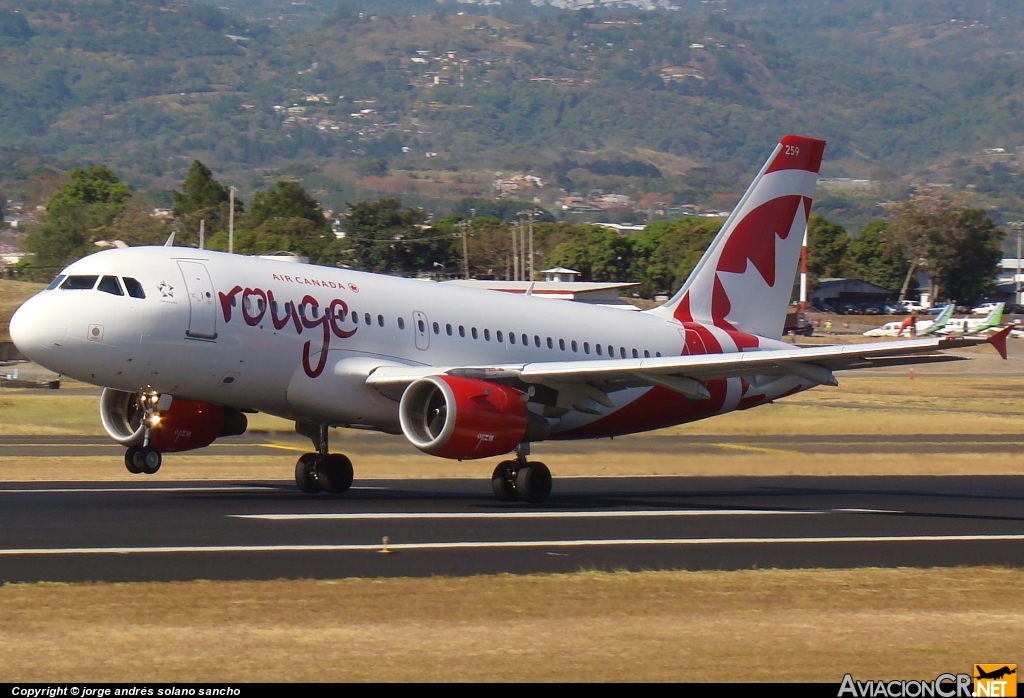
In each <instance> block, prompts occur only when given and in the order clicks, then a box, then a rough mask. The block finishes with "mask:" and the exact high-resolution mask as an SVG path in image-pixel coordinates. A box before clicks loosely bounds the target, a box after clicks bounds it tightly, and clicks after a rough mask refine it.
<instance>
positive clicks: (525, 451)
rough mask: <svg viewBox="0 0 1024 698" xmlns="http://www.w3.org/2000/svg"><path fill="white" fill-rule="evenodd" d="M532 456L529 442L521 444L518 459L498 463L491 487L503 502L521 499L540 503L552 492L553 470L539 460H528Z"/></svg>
mask: <svg viewBox="0 0 1024 698" xmlns="http://www.w3.org/2000/svg"><path fill="white" fill-rule="evenodd" d="M529 456H530V446H529V444H520V445H519V447H518V448H517V449H516V459H515V460H506V461H502V462H501V463H498V467H497V468H495V469H494V474H493V475H491V489H492V490H494V496H495V497H497V498H498V500H499V501H501V502H513V501H515V500H517V499H521V500H523V501H524V502H529V503H531V504H539V503H540V502H543V501H544V500H546V499H547V498H548V495H550V494H551V471H550V470H548V466H546V465H544V464H543V463H540V462H538V461H527V458H529Z"/></svg>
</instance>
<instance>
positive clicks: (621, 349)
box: [619, 347, 626, 358]
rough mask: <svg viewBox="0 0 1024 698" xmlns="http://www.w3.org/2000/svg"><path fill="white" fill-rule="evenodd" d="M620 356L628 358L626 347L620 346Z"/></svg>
mask: <svg viewBox="0 0 1024 698" xmlns="http://www.w3.org/2000/svg"><path fill="white" fill-rule="evenodd" d="M619 356H621V357H622V358H626V347H619Z"/></svg>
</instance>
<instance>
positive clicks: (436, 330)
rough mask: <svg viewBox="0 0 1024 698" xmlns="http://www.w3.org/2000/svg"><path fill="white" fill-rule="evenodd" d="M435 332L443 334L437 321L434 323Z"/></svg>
mask: <svg viewBox="0 0 1024 698" xmlns="http://www.w3.org/2000/svg"><path fill="white" fill-rule="evenodd" d="M434 334H441V326H440V325H438V324H437V323H436V322H435V323H434Z"/></svg>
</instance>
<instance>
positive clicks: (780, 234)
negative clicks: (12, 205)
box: [10, 136, 1009, 502]
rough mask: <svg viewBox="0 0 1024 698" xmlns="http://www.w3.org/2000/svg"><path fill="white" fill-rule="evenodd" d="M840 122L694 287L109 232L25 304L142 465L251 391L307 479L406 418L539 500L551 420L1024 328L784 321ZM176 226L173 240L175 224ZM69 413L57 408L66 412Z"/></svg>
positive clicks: (37, 329) (503, 485) (580, 422)
mask: <svg viewBox="0 0 1024 698" xmlns="http://www.w3.org/2000/svg"><path fill="white" fill-rule="evenodd" d="M824 148H825V142H824V141H821V140H816V139H812V138H805V137H802V136H786V137H785V138H783V139H782V141H781V142H780V143H779V144H778V145H777V146H776V147H775V150H774V151H773V152H772V154H771V156H770V157H769V159H768V161H767V163H765V165H764V167H762V168H761V171H760V172H759V173H758V174H757V176H756V177H755V179H754V181H753V183H752V184H751V186H750V188H749V189H748V190H747V192H746V193H745V194H744V195H743V198H742V199H741V200H740V202H739V204H738V205H737V206H736V208H735V209H734V210H733V212H732V214H731V215H730V216H729V218H728V220H727V221H726V223H725V225H724V226H723V227H722V229H721V231H720V232H719V233H718V235H717V236H716V237H715V239H714V240H713V241H712V243H711V246H710V247H709V248H708V250H707V252H706V253H705V254H704V256H703V257H702V258H701V260H700V262H699V263H698V265H697V267H696V268H695V269H694V271H693V273H692V274H691V275H690V277H689V279H687V281H686V283H685V284H684V285H683V287H682V288H681V289H680V290H679V291H678V292H677V293H676V294H675V296H673V298H672V299H671V300H670V301H669V302H668V303H666V304H665V305H663V306H661V307H659V308H655V309H653V310H649V311H646V312H638V313H623V312H621V311H620V310H616V309H613V308H602V307H595V306H586V305H582V304H577V303H569V302H565V301H559V300H551V299H546V298H541V297H538V296H521V295H511V294H505V293H495V292H493V291H487V290H480V289H473V288H465V287H459V286H453V285H450V284H438V283H423V282H420V281H415V280H410V279H402V278H396V277H391V276H385V275H382V274H369V273H364V272H356V271H350V270H346V269H337V268H327V267H317V266H311V265H295V264H288V265H285V264H282V263H280V262H276V261H271V260H265V259H259V258H253V257H243V256H239V255H231V254H223V253H219V252H211V251H208V250H196V249H191V248H184V247H170V246H164V247H135V248H129V249H113V250H107V251H103V252H99V253H96V254H93V255H90V256H88V257H85V258H84V259H81V260H79V261H77V262H75V263H74V264H72V265H70V266H69V267H68V268H67V269H65V270H64V271H62V272H61V273H60V275H59V276H57V278H56V279H54V281H53V283H52V284H50V286H49V287H48V288H47V289H46V290H45V291H43V292H41V293H39V294H38V295H36V296H35V297H33V298H32V299H30V300H29V301H28V302H26V303H25V304H24V305H23V306H22V307H21V308H20V309H19V310H18V312H17V313H16V314H15V315H14V317H13V318H12V319H11V322H10V333H11V337H12V338H13V339H14V342H15V344H16V345H17V346H18V349H20V350H21V351H22V352H23V353H24V354H25V355H26V356H27V357H28V358H30V359H31V360H33V361H35V362H37V363H39V364H40V365H42V366H45V367H46V368H48V369H50V370H52V371H55V372H58V373H61V374H64V375H67V376H71V377H73V378H76V379H78V380H82V381H86V382H88V383H92V384H94V385H99V386H102V387H103V388H104V391H103V395H102V397H101V398H100V417H101V419H102V422H103V426H104V428H105V429H106V430H107V433H109V434H110V436H111V437H113V438H114V439H116V440H117V441H118V442H120V443H121V444H124V446H126V449H127V450H126V452H125V459H124V460H125V466H126V467H127V468H128V470H130V471H131V472H133V473H154V472H156V471H157V469H158V468H160V465H161V463H162V456H161V454H162V453H167V452H175V451H186V450H190V449H195V448H202V447H204V446H208V445H209V444H210V443H212V442H213V441H214V440H215V439H217V438H219V437H222V436H232V435H237V434H241V433H243V432H244V431H245V429H246V426H247V420H246V417H245V414H246V413H252V412H266V413H268V414H272V415H277V416H279V417H283V418H286V419H289V420H294V421H295V425H296V431H297V432H299V433H300V434H303V435H306V436H308V437H309V438H310V439H311V441H312V442H313V448H314V449H315V450H314V451H313V452H310V453H307V454H305V455H303V456H302V457H300V458H299V459H298V462H297V463H296V466H295V481H296V483H297V485H298V486H299V488H300V489H301V490H302V491H304V492H308V493H314V492H318V491H321V490H324V491H327V492H332V493H340V492H345V491H346V490H348V489H349V487H350V486H351V484H352V477H353V470H352V463H351V461H350V460H349V459H348V458H347V457H346V456H344V455H342V454H340V453H331V452H330V449H329V447H328V428H329V427H350V428H355V429H372V430H376V431H381V432H385V433H389V434H396V435H402V436H404V438H405V439H407V440H408V441H409V442H410V443H411V444H412V445H414V446H415V447H416V448H419V449H420V450H422V451H424V452H426V453H429V454H431V455H435V456H439V457H442V458H451V459H458V460H463V459H480V458H494V457H499V456H503V455H505V454H508V453H510V452H513V451H514V452H515V456H514V458H513V459H510V460H503V461H502V462H500V463H499V464H498V465H497V467H496V468H495V469H494V472H493V474H492V477H491V483H492V487H493V490H494V494H495V496H496V497H497V498H498V499H500V500H504V501H507V500H513V499H521V500H524V501H527V502H540V501H543V500H544V499H546V498H547V496H548V494H549V493H550V491H551V473H550V471H549V470H548V468H547V466H545V465H544V464H543V463H540V462H536V461H530V460H529V459H528V457H529V454H530V449H531V446H532V445H533V444H534V443H536V442H541V441H544V440H546V439H593V438H601V437H609V436H617V435H619V434H630V433H634V432H641V431H648V430H652V429H660V428H663V427H667V426H671V425H675V424H682V423H686V422H692V421H696V420H698V419H704V418H706V417H711V416H714V415H719V414H725V413H727V412H732V411H734V410H745V409H749V408H751V407H757V406H759V405H764V404H767V403H770V402H772V401H773V400H778V399H780V398H783V397H786V396H788V395H793V394H795V393H798V392H800V391H803V390H808V389H810V388H813V387H815V386H818V385H837V383H838V382H837V380H836V378H835V375H834V373H833V372H834V371H838V370H846V369H857V368H871V367H877V366H893V365H903V364H912V363H927V362H936V361H956V360H959V359H961V358H962V357H957V356H949V355H944V354H939V353H937V352H939V351H942V350H946V349H953V348H958V347H965V346H973V345H976V344H982V343H985V342H988V343H990V344H992V345H993V346H994V347H995V348H996V349H997V350H998V351H999V352H1000V354H1002V355H1003V356H1004V357H1005V354H1006V333H1007V332H1008V331H1009V328H1007V329H1006V330H1005V331H1004V332H1001V333H999V334H996V335H995V336H992V337H989V338H988V339H983V338H979V337H955V338H954V337H945V338H942V337H924V338H919V339H912V340H907V341H896V342H881V343H873V344H860V345H848V346H819V347H804V348H802V347H794V346H792V345H790V344H787V343H785V342H783V341H782V330H783V327H784V324H785V318H786V313H787V311H788V308H789V300H790V291H791V289H792V287H793V280H794V279H795V277H796V269H797V262H798V261H799V258H800V248H801V243H802V240H803V235H804V230H805V228H806V226H807V217H808V216H809V215H810V210H811V199H812V197H813V196H814V190H815V184H816V182H817V177H818V170H819V168H820V165H821V159H822V154H823V152H824ZM168 242H170V241H168ZM54 419H55V420H58V419H60V415H59V414H58V415H54Z"/></svg>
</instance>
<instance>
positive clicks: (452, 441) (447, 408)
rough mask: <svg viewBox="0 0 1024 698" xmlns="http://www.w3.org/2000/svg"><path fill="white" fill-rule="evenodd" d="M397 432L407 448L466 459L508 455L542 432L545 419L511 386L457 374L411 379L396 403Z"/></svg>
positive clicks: (545, 429) (545, 431) (542, 435)
mask: <svg viewBox="0 0 1024 698" xmlns="http://www.w3.org/2000/svg"><path fill="white" fill-rule="evenodd" d="M399 419H400V420H401V424H402V433H404V434H405V438H407V439H409V441H410V442H411V443H412V445H413V446H415V447H416V448H418V449H420V450H421V451H424V452H426V453H429V454H431V455H434V456H440V457H441V458H455V459H458V460H464V459H465V460H472V459H475V458H489V457H491V456H499V455H502V454H504V453H508V452H509V451H511V450H513V449H514V448H515V447H516V446H518V445H519V444H521V443H523V442H524V441H540V440H542V439H544V438H546V437H547V435H548V430H549V427H548V423H547V420H545V419H544V418H543V417H540V416H538V415H536V414H534V413H532V412H530V411H528V410H527V409H526V405H525V404H524V402H523V395H522V393H519V392H518V391H516V390H513V389H512V388H508V387H505V386H503V385H498V384H496V383H488V382H487V381H481V380H474V379H471V378H461V377H458V376H447V375H440V376H427V377H426V378H420V379H419V380H417V381H415V382H413V383H412V384H410V385H409V387H408V388H406V389H405V392H404V393H403V394H402V402H401V405H400V406H399Z"/></svg>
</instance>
